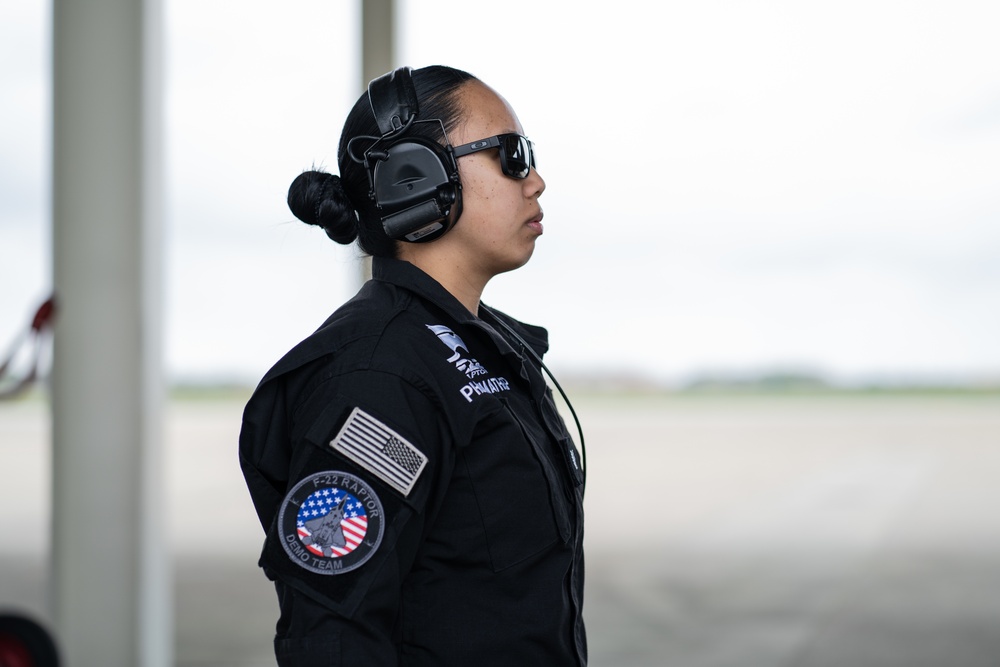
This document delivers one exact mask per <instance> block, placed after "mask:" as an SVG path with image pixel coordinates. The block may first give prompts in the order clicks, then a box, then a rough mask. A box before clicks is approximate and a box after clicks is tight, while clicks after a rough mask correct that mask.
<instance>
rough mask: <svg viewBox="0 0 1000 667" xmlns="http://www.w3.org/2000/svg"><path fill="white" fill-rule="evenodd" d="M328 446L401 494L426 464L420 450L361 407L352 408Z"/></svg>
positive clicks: (425, 459) (413, 481) (410, 485)
mask: <svg viewBox="0 0 1000 667" xmlns="http://www.w3.org/2000/svg"><path fill="white" fill-rule="evenodd" d="M330 447H332V448H333V449H334V450H336V451H338V452H340V453H341V454H343V455H344V456H346V457H347V458H349V459H351V460H352V461H354V462H355V463H357V464H358V465H359V466H361V467H362V468H364V469H365V470H367V471H369V472H371V473H374V474H375V475H377V476H378V477H379V478H380V479H381V480H382V481H383V482H385V483H386V484H388V485H389V486H391V487H392V488H394V489H396V490H397V491H399V492H400V493H402V494H403V495H404V496H408V495H410V491H412V490H413V485H414V484H416V482H417V478H418V477H420V473H421V472H422V471H423V469H424V466H425V465H427V457H426V456H424V454H423V452H421V451H420V450H419V449H417V448H416V447H414V446H413V445H411V444H410V443H409V442H408V441H407V440H406V438H404V437H403V436H401V435H400V434H398V433H396V432H395V431H393V430H392V429H391V428H389V427H388V426H386V425H385V424H383V423H382V422H380V421H379V420H377V419H375V418H374V417H372V416H371V415H370V414H368V413H367V412H365V411H364V410H362V409H361V408H354V411H353V412H351V415H350V416H349V417H348V418H347V422H345V423H344V426H343V427H342V428H341V429H340V433H338V434H337V437H335V438H334V439H333V440H331V441H330Z"/></svg>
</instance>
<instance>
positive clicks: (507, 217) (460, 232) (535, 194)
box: [439, 81, 545, 280]
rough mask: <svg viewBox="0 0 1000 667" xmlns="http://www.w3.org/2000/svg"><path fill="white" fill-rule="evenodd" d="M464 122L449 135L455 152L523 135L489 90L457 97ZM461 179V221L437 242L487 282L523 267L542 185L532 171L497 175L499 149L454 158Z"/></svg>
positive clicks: (538, 222)
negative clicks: (486, 141) (501, 136)
mask: <svg viewBox="0 0 1000 667" xmlns="http://www.w3.org/2000/svg"><path fill="white" fill-rule="evenodd" d="M459 100H460V103H461V105H462V107H463V110H464V118H465V119H466V120H465V121H464V122H463V123H462V124H460V125H459V126H458V127H457V128H455V129H454V130H452V131H451V132H449V133H448V134H449V139H450V140H451V142H452V144H453V145H455V146H460V145H462V144H467V143H471V142H473V141H478V140H480V139H486V138H488V137H493V136H495V135H498V134H504V133H509V132H514V133H517V134H522V135H523V134H524V130H523V129H522V128H521V123H520V121H518V119H517V116H516V115H515V114H514V110H513V109H511V107H510V105H509V104H508V103H507V101H506V100H505V99H503V98H502V97H500V96H499V95H498V94H497V93H496V92H495V91H493V89H491V88H489V87H488V86H486V85H485V84H483V83H481V82H479V81H470V82H469V83H467V84H466V85H465V86H463V87H462V89H461V90H460V91H459ZM458 173H459V177H460V178H461V179H462V215H461V217H460V218H459V219H458V222H457V223H456V224H455V227H454V228H453V229H452V230H451V231H450V232H448V233H447V234H445V235H444V236H443V237H442V238H441V239H440V241H439V242H447V243H449V244H455V245H457V246H459V247H460V252H461V253H462V256H463V257H465V258H466V259H467V261H468V262H469V264H470V266H471V267H473V269H472V270H477V271H481V272H483V277H484V278H485V279H486V280H488V279H489V278H491V277H492V276H494V275H496V274H498V273H503V272H505V271H511V270H513V269H516V268H518V267H520V266H523V265H524V264H525V263H526V262H527V261H528V259H530V258H531V254H532V252H534V249H535V239H537V238H538V237H539V236H541V235H542V208H541V206H540V205H539V203H538V198H539V196H541V194H542V192H543V191H544V190H545V181H543V180H542V177H541V176H539V175H538V172H536V171H535V170H534V169H531V171H530V173H529V174H528V177H527V178H524V179H516V178H511V177H509V176H506V175H504V173H503V172H502V171H501V170H500V151H499V149H489V150H483V151H479V152H476V153H472V154H471V155H466V156H463V157H460V158H458Z"/></svg>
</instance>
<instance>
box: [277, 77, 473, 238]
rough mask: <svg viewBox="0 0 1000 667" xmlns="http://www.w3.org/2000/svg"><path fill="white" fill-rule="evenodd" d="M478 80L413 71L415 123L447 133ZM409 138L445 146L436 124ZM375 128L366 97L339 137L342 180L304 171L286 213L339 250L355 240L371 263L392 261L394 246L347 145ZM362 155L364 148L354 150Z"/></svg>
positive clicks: (370, 134) (415, 127)
mask: <svg viewBox="0 0 1000 667" xmlns="http://www.w3.org/2000/svg"><path fill="white" fill-rule="evenodd" d="M471 80H476V77H474V76H472V75H471V74H469V73H468V72H463V71H462V70H457V69H454V68H452V67H445V66H443V65H434V66H431V67H423V68H420V69H415V70H413V87H414V88H415V89H416V92H417V104H418V106H419V112H418V114H417V120H432V119H435V118H436V119H440V121H441V123H443V124H444V131H445V132H448V131H451V130H452V129H453V128H454V127H456V126H457V125H458V124H459V122H460V121H461V120H462V118H461V111H462V110H461V108H460V106H459V104H458V99H457V98H458V96H457V94H456V93H457V91H458V89H459V88H460V87H461V86H462V84H464V83H466V82H467V81H471ZM409 134H410V136H412V135H418V136H423V137H427V138H429V139H432V140H434V141H437V142H438V143H440V144H442V145H444V144H445V143H447V141H446V138H445V136H444V134H443V133H442V131H441V125H439V124H438V123H417V124H415V125H413V126H412V128H411V129H410V130H409ZM378 136H380V133H379V131H378V124H377V123H376V122H375V115H374V113H373V112H372V108H371V104H370V103H369V101H368V93H367V92H365V93H364V94H363V95H362V96H361V97H360V98H358V101H357V102H356V103H355V104H354V108H353V109H351V112H350V113H349V114H348V115H347V120H346V121H345V123H344V129H343V131H342V132H341V134H340V146H339V147H338V149H337V163H338V164H339V166H340V176H337V175H335V174H328V173H326V172H324V171H315V170H312V171H306V172H303V173H302V174H299V176H298V177H297V178H296V179H295V180H294V181H292V185H291V187H289V188H288V207H289V208H290V209H292V213H294V214H295V217H296V218H298V219H299V220H301V221H302V222H304V223H306V224H309V225H316V226H318V227H322V228H323V229H325V230H326V235H327V236H329V237H330V238H331V239H333V240H334V241H336V242H337V243H341V244H344V245H346V244H348V243H351V242H352V241H354V240H355V239H357V240H358V245H359V246H361V249H362V250H363V251H364V252H366V253H368V254H369V255H373V256H375V257H394V256H395V255H396V242H395V241H393V240H392V239H390V238H389V237H388V236H387V235H386V233H385V230H384V229H382V221H381V219H380V217H379V215H378V210H377V209H376V207H375V203H374V202H373V201H372V200H371V199H370V198H369V196H368V192H369V189H370V187H369V183H368V174H367V173H366V172H365V167H364V165H363V164H360V163H358V162H355V161H354V160H353V159H351V156H350V155H349V154H348V143H349V142H350V141H351V139H354V138H355V137H378ZM354 150H355V152H356V153H361V152H363V151H364V148H363V147H362V148H360V149H359V148H358V147H355V148H354Z"/></svg>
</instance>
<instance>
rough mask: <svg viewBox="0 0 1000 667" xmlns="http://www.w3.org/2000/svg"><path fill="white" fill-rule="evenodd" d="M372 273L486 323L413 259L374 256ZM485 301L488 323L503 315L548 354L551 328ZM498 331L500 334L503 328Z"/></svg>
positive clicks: (461, 317) (459, 318) (458, 315)
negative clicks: (499, 309)
mask: <svg viewBox="0 0 1000 667" xmlns="http://www.w3.org/2000/svg"><path fill="white" fill-rule="evenodd" d="M372 277H373V278H374V279H375V280H381V281H384V282H387V283H391V284H393V285H396V286H398V287H402V288H403V289H406V290H409V291H411V292H413V293H415V294H417V295H418V296H420V297H421V298H423V299H426V300H427V301H430V302H431V303H433V304H435V305H436V306H438V307H439V308H441V309H442V310H444V311H445V313H446V314H447V315H448V316H450V317H452V318H454V320H455V321H456V322H459V323H461V324H472V325H474V326H478V327H482V324H483V322H484V320H481V319H479V318H478V317H476V316H475V315H473V314H472V313H470V312H469V310H468V308H466V307H465V306H463V305H462V303H461V302H460V301H459V300H458V299H456V298H455V297H454V296H453V295H452V294H451V292H449V291H448V290H446V289H445V288H444V287H443V286H442V285H441V283H439V282H438V281H436V280H434V279H433V278H431V277H430V276H429V275H427V274H426V273H424V272H423V271H422V270H420V269H419V268H417V267H416V266H414V265H413V264H410V263H409V262H405V261H403V260H399V259H391V258H388V257H373V258H372ZM482 305H483V307H484V310H486V311H487V312H488V313H489V314H488V315H487V316H486V317H487V319H486V322H487V323H489V320H490V319H492V318H496V319H501V318H502V319H503V321H504V322H506V323H507V324H508V325H509V326H511V327H513V328H514V329H515V330H516V331H517V333H518V335H520V336H521V337H523V338H524V339H525V340H526V341H527V342H528V343H529V344H530V345H531V347H532V348H534V349H535V351H536V352H538V353H539V354H545V352H547V351H548V347H549V341H548V332H547V331H546V330H545V329H543V328H542V327H538V326H533V325H530V324H524V323H523V322H519V321H517V320H515V319H513V318H511V317H510V316H507V315H505V314H504V313H500V312H498V311H496V310H494V309H493V308H490V307H488V306H486V304H482ZM490 327H491V328H492V327H493V325H492V324H490ZM497 333H498V334H499V332H497ZM501 337H504V336H501Z"/></svg>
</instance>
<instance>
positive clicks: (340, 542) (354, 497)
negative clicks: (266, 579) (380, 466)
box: [278, 471, 385, 574]
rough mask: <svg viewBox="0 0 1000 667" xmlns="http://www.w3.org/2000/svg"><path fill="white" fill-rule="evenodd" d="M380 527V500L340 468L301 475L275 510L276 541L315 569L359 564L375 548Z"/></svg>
mask: <svg viewBox="0 0 1000 667" xmlns="http://www.w3.org/2000/svg"><path fill="white" fill-rule="evenodd" d="M384 529H385V513H384V511H383V509H382V501H381V500H379V498H378V496H377V495H375V491H374V490H372V487H370V486H369V485H368V484H366V483H365V482H364V481H363V480H361V479H359V478H357V477H355V476H354V475H351V474H348V473H345V472H338V471H327V472H318V473H315V474H313V475H310V476H309V477H306V478H305V479H303V480H302V481H300V482H299V483H298V484H296V485H295V487H294V488H293V489H292V490H291V491H290V492H289V493H288V495H287V496H285V500H284V502H282V503H281V510H280V511H279V513H278V535H279V537H280V538H281V546H283V547H284V548H285V552H286V553H287V554H288V556H289V557H290V558H291V559H292V561H293V562H295V563H296V564H298V565H300V566H301V567H304V568H305V569H307V570H309V571H311V572H315V573H316V574H343V573H345V572H350V571H351V570H354V569H356V568H358V567H361V566H362V565H364V563H365V562H366V561H367V560H368V559H369V558H371V557H372V555H374V553H375V550H376V549H378V546H379V544H380V543H381V542H382V534H383V532H384Z"/></svg>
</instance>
